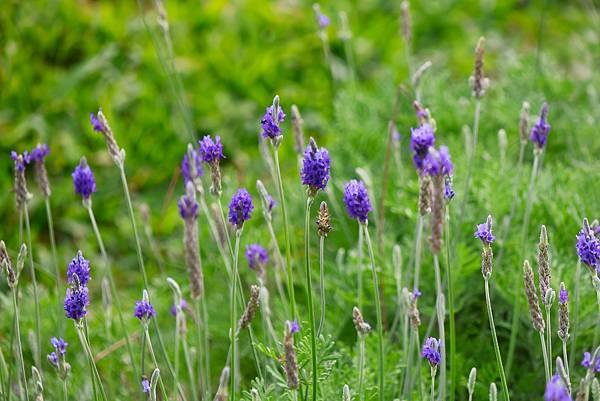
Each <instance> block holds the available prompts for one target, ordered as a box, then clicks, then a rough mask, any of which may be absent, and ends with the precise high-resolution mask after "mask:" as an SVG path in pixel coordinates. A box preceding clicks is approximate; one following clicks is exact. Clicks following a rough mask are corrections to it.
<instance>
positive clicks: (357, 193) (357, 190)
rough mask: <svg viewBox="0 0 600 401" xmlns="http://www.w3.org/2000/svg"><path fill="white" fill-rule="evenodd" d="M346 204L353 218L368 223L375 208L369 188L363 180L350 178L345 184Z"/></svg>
mask: <svg viewBox="0 0 600 401" xmlns="http://www.w3.org/2000/svg"><path fill="white" fill-rule="evenodd" d="M344 204H345V205H346V210H347V211H348V214H349V215H350V217H351V218H353V219H356V220H358V221H359V222H360V223H366V222H367V220H368V216H369V212H370V211H371V210H373V208H372V206H371V201H370V200H369V194H368V193H367V188H365V184H364V183H363V182H362V181H357V180H350V181H349V182H348V183H347V184H346V185H345V186H344Z"/></svg>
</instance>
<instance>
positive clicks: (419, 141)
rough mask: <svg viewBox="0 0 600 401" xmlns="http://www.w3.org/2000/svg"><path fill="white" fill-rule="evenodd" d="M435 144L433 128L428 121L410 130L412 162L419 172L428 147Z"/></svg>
mask: <svg viewBox="0 0 600 401" xmlns="http://www.w3.org/2000/svg"><path fill="white" fill-rule="evenodd" d="M434 144H435V135H434V133H433V128H432V127H431V125H429V124H428V123H424V124H423V125H421V126H419V127H417V128H414V129H411V130H410V148H411V149H412V151H413V163H414V165H415V168H416V169H417V170H418V171H419V172H421V170H422V169H423V159H425V157H426V156H427V154H428V152H429V148H430V147H431V146H433V145H434Z"/></svg>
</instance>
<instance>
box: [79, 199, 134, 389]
mask: <svg viewBox="0 0 600 401" xmlns="http://www.w3.org/2000/svg"><path fill="white" fill-rule="evenodd" d="M84 206H85V208H86V209H87V210H88V214H89V216H90V222H91V223H92V229H93V230H94V234H95V235H96V241H97V242H98V247H99V248H100V253H101V254H102V260H103V262H104V269H105V273H106V276H107V277H108V282H109V284H110V290H111V292H112V296H113V299H114V300H115V304H116V306H117V316H118V318H119V324H120V325H121V329H122V330H123V338H124V339H125V345H126V347H127V353H128V354H129V359H130V360H131V361H132V362H133V361H134V360H135V358H134V356H133V355H134V354H133V348H132V347H131V342H130V341H129V333H127V326H126V325H125V319H124V318H123V312H122V308H121V300H120V298H119V292H118V291H117V286H116V284H115V279H114V277H113V273H112V267H111V266H110V262H109V260H108V254H107V253H106V248H105V247H104V241H103V240H102V235H101V234H100V229H99V228H98V223H97V222H96V216H95V215H94V210H93V209H92V205H91V202H86V201H84ZM131 367H132V369H133V376H134V378H135V380H137V379H138V378H139V374H138V371H137V369H136V367H135V363H132V364H131Z"/></svg>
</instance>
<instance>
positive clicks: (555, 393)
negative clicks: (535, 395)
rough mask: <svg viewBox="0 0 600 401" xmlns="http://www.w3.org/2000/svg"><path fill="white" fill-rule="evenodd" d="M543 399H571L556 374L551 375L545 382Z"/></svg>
mask: <svg viewBox="0 0 600 401" xmlns="http://www.w3.org/2000/svg"><path fill="white" fill-rule="evenodd" d="M544 401H572V398H571V396H570V395H569V391H568V390H567V388H566V386H565V384H564V383H563V380H562V379H561V378H560V376H559V375H558V374H555V375H554V376H552V378H551V379H550V381H549V382H548V383H547V384H546V391H545V392H544Z"/></svg>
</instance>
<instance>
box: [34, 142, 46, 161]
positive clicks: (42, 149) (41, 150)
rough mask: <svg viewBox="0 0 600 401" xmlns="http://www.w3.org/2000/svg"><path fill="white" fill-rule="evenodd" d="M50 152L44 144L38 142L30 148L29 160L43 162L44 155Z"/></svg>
mask: <svg viewBox="0 0 600 401" xmlns="http://www.w3.org/2000/svg"><path fill="white" fill-rule="evenodd" d="M49 153H50V149H49V148H48V145H46V144H38V145H37V146H36V147H35V148H33V149H32V150H31V153H30V160H32V161H35V162H43V161H44V159H45V158H46V156H48V154H49Z"/></svg>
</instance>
